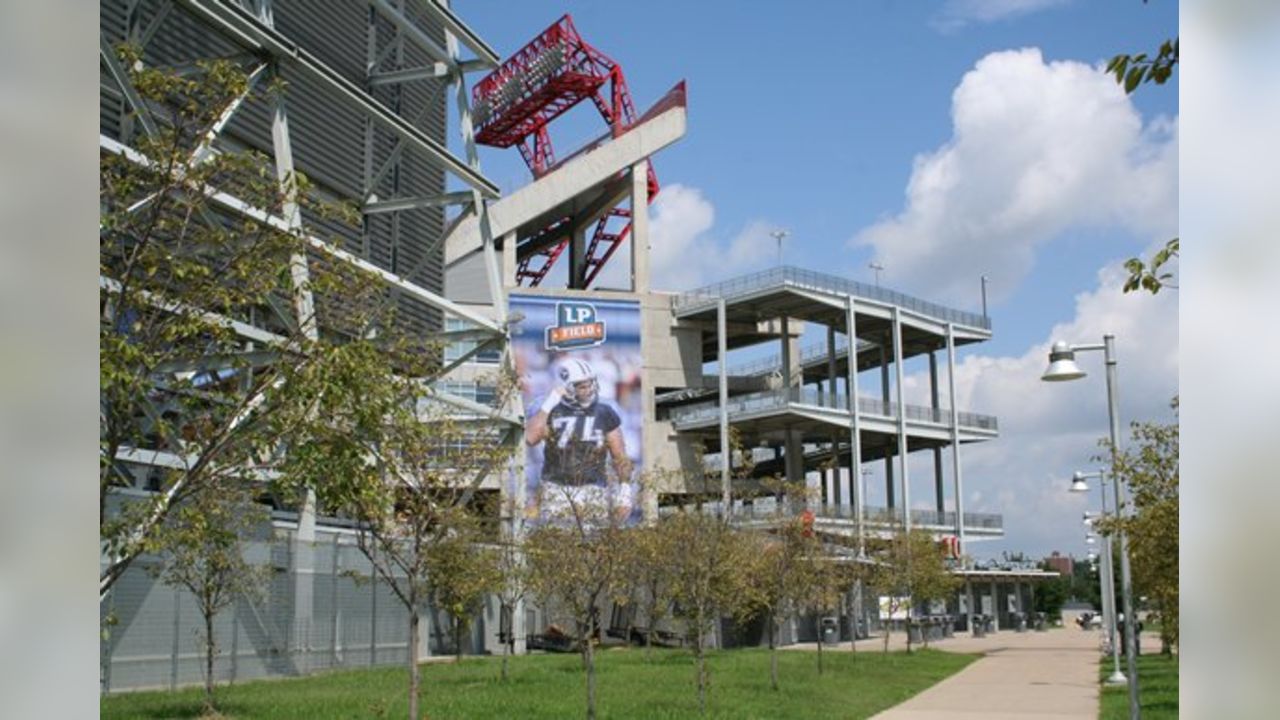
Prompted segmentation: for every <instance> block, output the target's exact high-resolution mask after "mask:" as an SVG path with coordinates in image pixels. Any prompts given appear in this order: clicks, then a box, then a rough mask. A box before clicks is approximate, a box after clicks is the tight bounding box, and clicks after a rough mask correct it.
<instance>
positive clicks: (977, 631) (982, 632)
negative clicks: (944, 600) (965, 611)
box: [969, 615, 987, 637]
mask: <svg viewBox="0 0 1280 720" xmlns="http://www.w3.org/2000/svg"><path fill="white" fill-rule="evenodd" d="M969 629H970V630H972V631H973V636H974V637H986V635H987V621H986V619H985V618H983V616H981V615H974V616H973V617H972V619H971V620H970V622H969Z"/></svg>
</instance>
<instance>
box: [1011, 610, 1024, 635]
mask: <svg viewBox="0 0 1280 720" xmlns="http://www.w3.org/2000/svg"><path fill="white" fill-rule="evenodd" d="M1013 627H1014V630H1016V631H1017V632H1026V631H1027V614H1026V613H1021V612H1016V613H1014V614H1013Z"/></svg>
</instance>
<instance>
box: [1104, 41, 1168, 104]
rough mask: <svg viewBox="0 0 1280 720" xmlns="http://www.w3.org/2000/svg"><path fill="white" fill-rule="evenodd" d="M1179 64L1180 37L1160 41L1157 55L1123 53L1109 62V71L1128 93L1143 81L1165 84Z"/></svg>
mask: <svg viewBox="0 0 1280 720" xmlns="http://www.w3.org/2000/svg"><path fill="white" fill-rule="evenodd" d="M1177 64H1178V38H1173V39H1172V40H1165V41H1164V42H1163V43H1160V48H1159V50H1157V51H1156V54H1155V56H1153V57H1148V56H1147V53H1138V54H1137V55H1129V54H1125V53H1121V54H1119V55H1116V56H1115V57H1113V58H1111V61H1110V62H1108V63H1107V72H1109V73H1111V74H1113V75H1115V76H1116V82H1117V83H1119V84H1120V85H1122V86H1124V91H1125V92H1126V93H1132V92H1133V91H1134V90H1137V89H1138V86H1139V85H1142V84H1143V83H1148V82H1150V83H1155V84H1156V85H1163V84H1165V82H1167V81H1168V80H1169V78H1170V77H1172V76H1173V68H1174V66H1175V65H1177Z"/></svg>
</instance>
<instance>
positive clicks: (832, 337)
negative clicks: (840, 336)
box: [827, 325, 836, 408]
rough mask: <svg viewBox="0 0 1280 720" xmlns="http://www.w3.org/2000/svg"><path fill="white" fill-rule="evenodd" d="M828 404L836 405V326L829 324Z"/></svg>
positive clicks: (832, 406) (829, 405) (830, 405)
mask: <svg viewBox="0 0 1280 720" xmlns="http://www.w3.org/2000/svg"><path fill="white" fill-rule="evenodd" d="M827 406H828V407H831V408H834V407H835V406H836V328H835V326H834V325H828V326H827Z"/></svg>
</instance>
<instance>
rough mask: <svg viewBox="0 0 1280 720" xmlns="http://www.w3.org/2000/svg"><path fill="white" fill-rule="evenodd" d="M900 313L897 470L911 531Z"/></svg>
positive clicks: (898, 319)
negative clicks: (900, 474) (900, 479)
mask: <svg viewBox="0 0 1280 720" xmlns="http://www.w3.org/2000/svg"><path fill="white" fill-rule="evenodd" d="M902 361H903V354H902V311H901V310H900V309H899V308H898V307H897V306H894V308H893V369H894V375H895V377H894V385H895V386H896V389H897V393H896V395H897V398H898V413H897V415H898V469H899V470H900V471H901V472H902V525H903V527H904V528H906V530H907V531H908V532H910V531H911V482H910V480H911V479H910V477H909V474H908V472H907V453H908V451H909V450H910V447H909V446H908V445H907V403H906V400H905V399H904V395H903V392H904V388H903V387H902V385H903V377H902V376H903V368H902Z"/></svg>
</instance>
